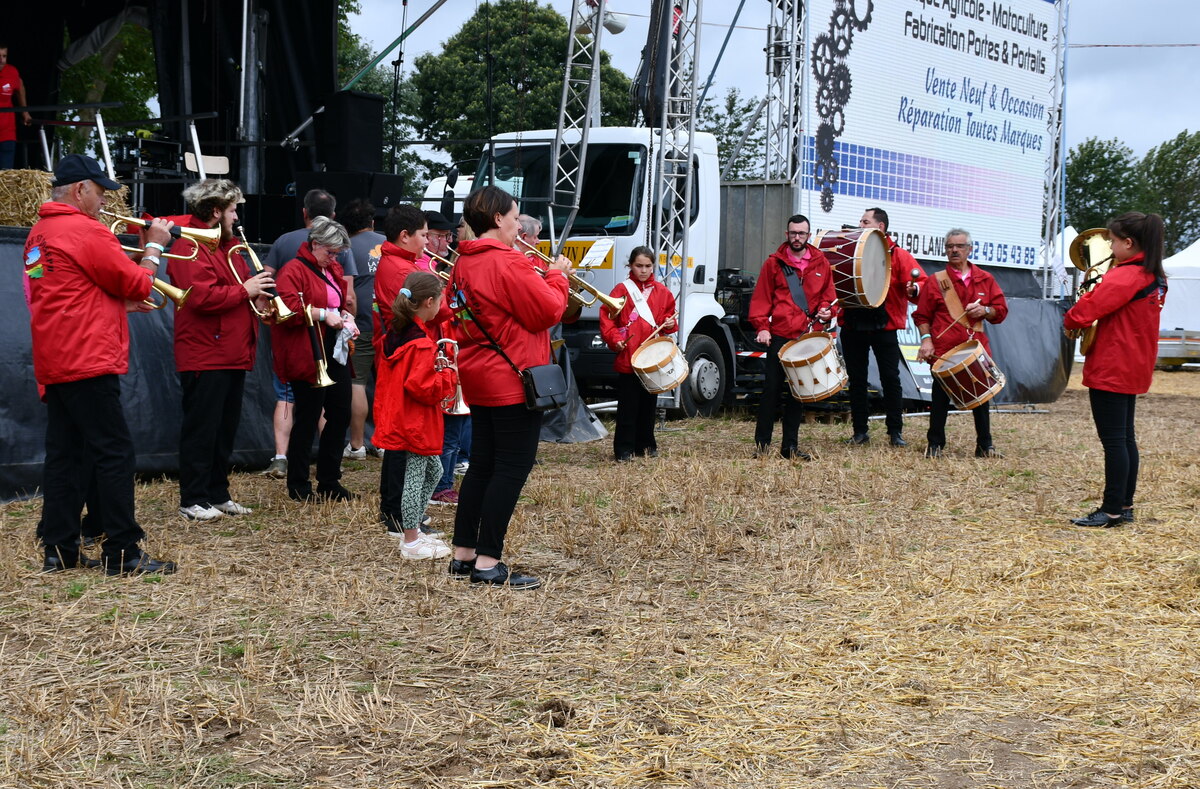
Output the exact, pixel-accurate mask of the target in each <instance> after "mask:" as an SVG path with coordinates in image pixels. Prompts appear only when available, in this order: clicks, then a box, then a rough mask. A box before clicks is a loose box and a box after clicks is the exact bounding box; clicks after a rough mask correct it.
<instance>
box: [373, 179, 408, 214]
mask: <svg viewBox="0 0 1200 789" xmlns="http://www.w3.org/2000/svg"><path fill="white" fill-rule="evenodd" d="M404 202H407V201H406V200H405V199H404V176H402V175H393V174H392V173H375V175H374V176H373V177H372V178H371V205H373V206H375V218H376V219H382V218H383V217H385V216H387V212H388V209H389V208H391V207H392V206H394V205H400V204H401V203H404Z"/></svg>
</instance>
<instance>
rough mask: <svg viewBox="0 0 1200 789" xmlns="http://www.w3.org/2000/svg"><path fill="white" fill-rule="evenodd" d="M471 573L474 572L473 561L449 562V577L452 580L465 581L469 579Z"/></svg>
mask: <svg viewBox="0 0 1200 789" xmlns="http://www.w3.org/2000/svg"><path fill="white" fill-rule="evenodd" d="M473 572H475V560H474V559H468V560H467V561H465V562H464V561H462V560H461V559H451V560H450V577H451V578H453V579H454V580H456V581H465V580H467V579H468V578H470V577H471V573H473Z"/></svg>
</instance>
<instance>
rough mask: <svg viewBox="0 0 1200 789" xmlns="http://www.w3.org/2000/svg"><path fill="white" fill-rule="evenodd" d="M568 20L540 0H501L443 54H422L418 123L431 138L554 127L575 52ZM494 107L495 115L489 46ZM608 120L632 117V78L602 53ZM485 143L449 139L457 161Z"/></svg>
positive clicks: (462, 31) (480, 14) (603, 114)
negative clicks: (569, 41) (566, 68)
mask: <svg viewBox="0 0 1200 789" xmlns="http://www.w3.org/2000/svg"><path fill="white" fill-rule="evenodd" d="M567 37H568V30H567V20H566V19H564V18H563V17H562V16H561V15H560V14H559V13H558V12H557V11H555V10H554V9H552V8H550V7H549V6H543V5H541V4H540V3H537V2H534V0H497V2H494V3H485V4H482V5H480V6H479V8H478V10H477V11H476V12H475V15H474V16H472V17H471V18H470V19H469V20H467V22H466V23H465V24H464V25H463V26H462V28H461V29H460V30H459V31H458V32H457V33H456V34H454V35H453V36H451V37H450V39H449V40H448V41H446V44H445V46H444V47H443V49H442V51H441V53H440V54H433V53H429V54H425V55H421V56H420V57H418V58H417V59H416V62H415V65H416V69H417V70H416V74H414V76H413V85H414V86H415V88H416V91H417V95H418V104H417V111H416V112H417V118H418V121H417V130H418V132H419V133H420V134H422V135H424V136H428V137H430V138H440V139H485V138H487V137H488V136H489V135H490V134H503V133H505V132H512V131H523V130H527V129H545V128H554V127H555V126H556V125H557V123H558V105H559V100H560V98H561V94H562V79H563V67H564V63H565V61H566V53H567ZM489 51H490V53H491V64H492V68H491V71H492V111H491V121H492V122H491V123H490V124H489V122H488V120H489V118H488V104H487V84H488V53H489ZM600 63H601V66H600V92H601V96H602V97H603V100H602V101H601V122H602V123H604V124H607V125H617V124H624V123H628V121H629V116H630V104H629V78H628V77H626V76H625V75H624V74H622V73H621V72H620V71H619V70H618V69H616V68H614V67H613V66H612V65H611V64H610V63H609V57H608V55H607V53H604V52H601V57H600ZM482 147H483V146H482V145H479V144H447V145H445V149H446V150H447V151H449V153H450V155H451V156H452V157H453V158H454V159H455V161H464V162H465V161H468V160H471V159H475V158H478V156H479V154H480V151H481V150H482Z"/></svg>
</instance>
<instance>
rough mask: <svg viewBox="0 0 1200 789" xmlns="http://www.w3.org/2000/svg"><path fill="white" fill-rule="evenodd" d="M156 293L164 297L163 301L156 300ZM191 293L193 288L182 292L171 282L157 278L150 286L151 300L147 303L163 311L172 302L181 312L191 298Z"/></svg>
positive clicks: (147, 300)
mask: <svg viewBox="0 0 1200 789" xmlns="http://www.w3.org/2000/svg"><path fill="white" fill-rule="evenodd" d="M155 293H157V294H159V295H160V296H162V300H161V301H155V300H154V294H155ZM191 293H192V289H191V288H188V289H187V290H180V289H179V288H177V287H175V286H174V285H172V284H171V283H170V282H164V281H163V280H161V279H159V278H158V277H155V278H154V282H152V283H151V284H150V298H148V299H146V303H147V304H149V305H150V306H151V307H153V308H154V309H156V310H161V309H162V308H163V307H165V306H167V302H168V301H170V302H171V303H173V304H174V305H175V309H177V310H181V309H183V305H184V304H185V303H186V302H187V300H188V296H190V295H191Z"/></svg>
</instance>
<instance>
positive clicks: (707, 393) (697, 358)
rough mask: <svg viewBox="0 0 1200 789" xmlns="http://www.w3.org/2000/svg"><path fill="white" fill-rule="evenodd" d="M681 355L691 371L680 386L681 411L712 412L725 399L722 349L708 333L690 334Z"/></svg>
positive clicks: (697, 413)
mask: <svg viewBox="0 0 1200 789" xmlns="http://www.w3.org/2000/svg"><path fill="white" fill-rule="evenodd" d="M684 356H685V357H687V361H688V367H689V368H690V370H691V371H690V372H689V373H688V377H687V380H686V381H684V382H683V387H682V388H683V395H682V398H681V400H682V402H683V412H684V413H685V414H687V415H688V416H715V415H716V413H717V411H718V410H720V408H721V403H723V402H724V401H725V389H726V387H727V386H728V383H727V382H728V380H729V375H728V373H727V371H726V370H725V357H724V356H722V355H721V349H720V348H719V347H717V343H716V342H715V341H714V340H713V339H712V338H711V337H708V336H705V335H703V334H693V335H692V336H691V337H690V338H689V339H688V344H687V351H686V352H685V353H684Z"/></svg>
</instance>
